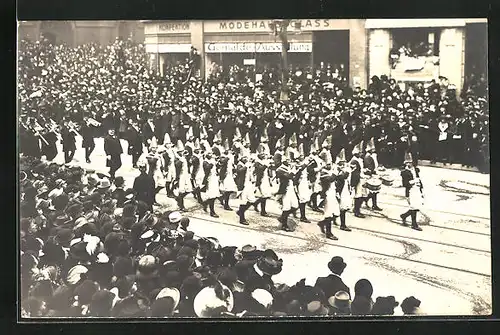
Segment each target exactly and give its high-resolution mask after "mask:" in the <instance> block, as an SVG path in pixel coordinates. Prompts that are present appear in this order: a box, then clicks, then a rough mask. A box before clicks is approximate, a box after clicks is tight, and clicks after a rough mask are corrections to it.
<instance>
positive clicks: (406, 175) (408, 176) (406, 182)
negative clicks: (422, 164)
mask: <svg viewBox="0 0 500 335" xmlns="http://www.w3.org/2000/svg"><path fill="white" fill-rule="evenodd" d="M415 173H416V176H413V174H412V173H411V171H408V170H406V169H405V170H403V171H401V179H402V183H403V187H404V188H405V197H409V196H410V189H411V188H412V186H413V185H411V184H410V181H411V180H413V178H414V177H416V178H419V177H420V175H419V173H420V170H419V168H415ZM420 190H422V185H420Z"/></svg>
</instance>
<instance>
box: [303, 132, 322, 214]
mask: <svg viewBox="0 0 500 335" xmlns="http://www.w3.org/2000/svg"><path fill="white" fill-rule="evenodd" d="M318 154H319V144H318V139H317V138H316V139H315V140H314V141H313V145H312V146H311V152H310V155H309V157H310V158H311V159H313V160H314V163H313V164H309V166H308V167H307V173H308V179H309V182H310V183H311V201H310V204H309V205H310V207H311V209H312V210H313V211H314V212H321V209H319V207H318V196H319V195H320V193H321V191H322V187H321V176H320V175H321V173H320V172H321V169H322V168H323V165H324V164H325V162H324V161H323V160H322V159H321V158H320V157H319V156H318Z"/></svg>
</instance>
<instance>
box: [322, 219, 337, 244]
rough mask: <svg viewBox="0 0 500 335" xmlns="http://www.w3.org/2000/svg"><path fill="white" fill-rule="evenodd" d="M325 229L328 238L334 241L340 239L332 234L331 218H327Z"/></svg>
mask: <svg viewBox="0 0 500 335" xmlns="http://www.w3.org/2000/svg"><path fill="white" fill-rule="evenodd" d="M325 231H326V238H327V239H329V240H334V241H337V240H338V238H337V237H336V236H335V235H333V234H332V220H331V219H329V220H327V222H326V225H325Z"/></svg>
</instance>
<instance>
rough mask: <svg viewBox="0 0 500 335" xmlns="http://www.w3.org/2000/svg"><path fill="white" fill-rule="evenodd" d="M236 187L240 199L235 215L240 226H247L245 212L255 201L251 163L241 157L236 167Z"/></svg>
mask: <svg viewBox="0 0 500 335" xmlns="http://www.w3.org/2000/svg"><path fill="white" fill-rule="evenodd" d="M236 185H237V186H238V193H239V194H238V198H240V207H239V209H238V211H237V212H236V214H238V216H239V218H240V224H242V225H245V226H248V222H247V220H246V219H245V212H246V210H247V209H248V208H249V207H250V206H251V205H253V204H254V203H255V202H256V200H257V199H256V198H255V184H254V172H253V162H251V161H250V159H249V158H248V157H247V156H243V157H241V158H240V162H239V163H238V165H237V166H236Z"/></svg>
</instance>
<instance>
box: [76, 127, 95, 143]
mask: <svg viewBox="0 0 500 335" xmlns="http://www.w3.org/2000/svg"><path fill="white" fill-rule="evenodd" d="M95 132H96V128H95V127H93V126H91V125H86V124H83V125H82V128H81V129H80V135H82V146H83V147H84V148H87V147H91V146H93V145H94V136H95Z"/></svg>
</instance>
